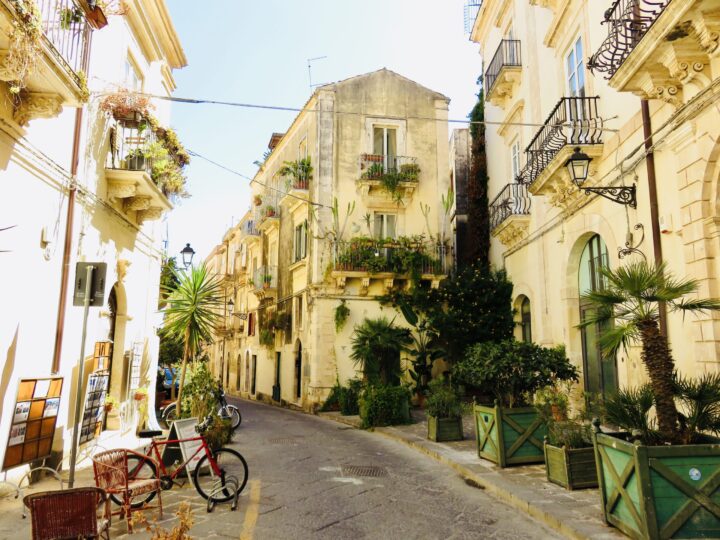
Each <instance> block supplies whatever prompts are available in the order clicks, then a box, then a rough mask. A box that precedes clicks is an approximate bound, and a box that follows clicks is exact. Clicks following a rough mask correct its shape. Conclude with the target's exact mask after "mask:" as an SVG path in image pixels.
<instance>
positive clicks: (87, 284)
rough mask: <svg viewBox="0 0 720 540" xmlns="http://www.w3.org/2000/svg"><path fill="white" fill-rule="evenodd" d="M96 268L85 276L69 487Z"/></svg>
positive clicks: (73, 461)
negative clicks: (93, 275) (91, 294)
mask: <svg viewBox="0 0 720 540" xmlns="http://www.w3.org/2000/svg"><path fill="white" fill-rule="evenodd" d="M94 269H95V267H94V266H88V267H87V270H86V275H85V307H84V310H83V327H82V328H83V330H82V340H81V341H80V361H79V362H78V376H77V388H76V389H75V418H74V420H73V430H72V446H71V447H70V476H69V478H68V487H69V488H72V487H73V484H74V483H75V462H76V461H77V447H78V424H79V423H80V407H81V406H82V385H83V371H84V368H85V337H86V336H87V320H88V312H89V311H90V293H91V291H92V274H93V270H94Z"/></svg>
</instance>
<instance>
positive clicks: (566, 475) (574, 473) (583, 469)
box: [544, 443, 598, 490]
mask: <svg viewBox="0 0 720 540" xmlns="http://www.w3.org/2000/svg"><path fill="white" fill-rule="evenodd" d="M544 450H545V472H546V474H547V479H548V481H549V482H552V483H553V484H557V485H559V486H562V487H564V488H565V489H570V490H573V489H584V488H596V487H598V480H597V467H596V466H595V449H594V448H593V447H592V446H589V447H588V448H566V447H565V446H563V447H562V448H560V447H558V446H553V445H551V444H548V443H545V445H544Z"/></svg>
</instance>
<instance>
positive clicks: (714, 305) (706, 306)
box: [669, 298, 720, 313]
mask: <svg viewBox="0 0 720 540" xmlns="http://www.w3.org/2000/svg"><path fill="white" fill-rule="evenodd" d="M669 307H670V309H671V310H672V311H685V312H690V313H703V312H706V311H720V300H718V299H715V298H681V299H680V301H679V302H671V303H670V304H669Z"/></svg>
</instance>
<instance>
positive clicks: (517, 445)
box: [473, 403, 547, 467]
mask: <svg viewBox="0 0 720 540" xmlns="http://www.w3.org/2000/svg"><path fill="white" fill-rule="evenodd" d="M473 412H474V416H475V432H476V436H477V448H478V456H479V457H481V458H484V459H487V460H488V461H492V462H493V463H497V464H498V465H499V466H500V467H508V466H510V465H520V464H523V465H527V464H529V463H542V462H543V461H544V459H545V455H544V453H543V443H542V441H543V439H544V437H545V435H546V432H547V427H546V425H545V422H544V421H543V420H542V418H541V417H540V414H539V413H538V411H537V409H535V407H513V408H510V407H500V406H499V405H498V404H497V403H496V404H495V405H494V406H492V407H489V406H485V405H475V406H474V407H473Z"/></svg>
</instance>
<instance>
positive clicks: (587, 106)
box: [517, 97, 603, 184]
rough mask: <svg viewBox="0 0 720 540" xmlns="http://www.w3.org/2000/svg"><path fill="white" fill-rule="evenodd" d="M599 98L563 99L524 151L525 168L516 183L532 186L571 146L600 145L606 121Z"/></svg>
mask: <svg viewBox="0 0 720 540" xmlns="http://www.w3.org/2000/svg"><path fill="white" fill-rule="evenodd" d="M598 100H599V98H598V97H564V98H561V99H560V101H559V102H558V103H557V105H555V108H554V109H553V110H552V112H551V113H550V115H549V116H548V117H547V120H545V123H544V125H543V127H541V128H540V130H539V131H538V132H537V133H536V134H535V137H533V139H532V141H531V142H530V144H529V145H528V147H527V148H526V149H525V154H526V156H527V157H526V164H525V167H524V168H523V170H522V171H521V172H520V175H519V177H518V178H517V181H518V182H520V183H522V184H531V183H532V182H534V181H535V180H536V179H537V177H538V176H540V174H541V173H542V172H543V171H544V170H545V168H546V167H547V166H548V165H549V164H550V162H552V160H553V159H554V158H555V156H556V155H557V154H558V153H559V152H560V150H562V149H563V147H565V146H568V145H582V144H601V143H602V127H603V121H602V118H600V115H599V114H598Z"/></svg>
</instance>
